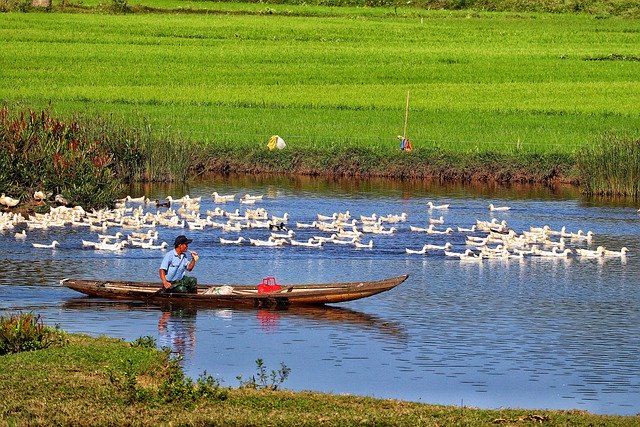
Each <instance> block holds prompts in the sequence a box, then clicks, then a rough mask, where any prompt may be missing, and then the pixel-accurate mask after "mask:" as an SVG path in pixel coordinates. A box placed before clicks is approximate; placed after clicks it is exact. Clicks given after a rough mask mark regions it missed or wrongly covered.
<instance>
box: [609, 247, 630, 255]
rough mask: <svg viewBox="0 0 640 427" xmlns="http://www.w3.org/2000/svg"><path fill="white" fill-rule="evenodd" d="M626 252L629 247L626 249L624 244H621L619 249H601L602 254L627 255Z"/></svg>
mask: <svg viewBox="0 0 640 427" xmlns="http://www.w3.org/2000/svg"><path fill="white" fill-rule="evenodd" d="M627 252H629V249H627V248H626V247H625V246H623V247H622V248H621V249H620V250H619V251H610V250H608V249H605V250H604V251H603V254H604V256H609V257H612V256H619V257H624V256H627Z"/></svg>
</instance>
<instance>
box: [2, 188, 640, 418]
mask: <svg viewBox="0 0 640 427" xmlns="http://www.w3.org/2000/svg"><path fill="white" fill-rule="evenodd" d="M213 191H217V192H219V193H221V194H228V193H235V194H238V195H243V194H245V193H251V194H264V195H265V199H264V200H263V201H262V202H261V203H259V204H257V205H256V206H260V207H264V208H265V209H267V210H268V212H269V214H273V215H278V216H280V215H283V214H284V213H285V212H288V213H289V215H290V220H289V225H290V227H291V228H292V229H293V230H294V231H296V232H297V234H296V239H297V240H307V239H308V238H309V237H311V236H312V235H320V234H321V233H320V232H319V231H318V230H308V229H296V228H295V222H296V221H299V222H311V221H313V220H314V219H316V215H317V214H318V213H320V214H325V215H329V214H332V213H333V212H345V211H347V210H348V211H349V212H350V213H351V215H352V216H353V217H355V218H359V216H360V215H371V214H373V213H376V214H378V215H386V214H400V213H402V212H406V213H407V214H408V221H407V222H404V223H399V224H397V225H396V227H397V228H398V231H397V232H396V233H395V234H394V235H391V236H378V235H371V236H369V235H367V236H366V237H365V238H364V240H363V241H364V242H365V243H366V242H368V240H369V238H371V239H373V241H374V247H373V249H355V248H353V247H351V246H342V245H335V244H334V245H329V244H327V245H325V246H324V247H323V248H322V249H311V248H301V247H292V246H286V247H282V248H277V249H273V248H259V247H253V246H248V245H247V246H244V245H243V246H227V245H221V244H220V243H219V237H220V236H223V237H225V238H230V239H234V238H236V237H237V236H238V233H232V232H230V233H223V232H221V231H220V230H217V229H206V230H203V231H195V230H194V231H190V230H177V229H167V228H160V229H159V232H160V240H161V241H163V240H164V241H167V242H168V243H169V244H171V243H172V242H173V239H174V238H175V236H176V235H177V234H180V233H185V234H187V235H189V236H190V237H193V239H194V243H193V244H192V245H191V248H190V249H193V250H197V251H198V252H199V253H200V255H201V260H200V262H199V264H198V266H197V268H196V270H194V275H195V276H196V277H197V278H198V281H199V282H200V283H243V284H247V283H258V282H260V280H261V279H262V277H264V276H268V275H273V276H276V278H277V280H278V282H280V283H285V284H286V283H323V282H335V281H352V280H354V281H355V280H373V279H380V278H383V277H389V276H395V275H400V274H405V273H407V274H409V275H410V277H409V279H408V280H407V281H406V282H405V283H403V284H402V285H400V286H399V287H398V288H396V289H393V290H392V291H389V292H386V293H383V294H380V295H376V296H374V297H371V298H367V299H363V300H358V301H353V302H350V303H345V304H340V305H339V306H338V305H336V306H335V307H330V308H320V309H317V308H314V309H290V310H284V311H268V310H238V309H197V310H195V309H188V308H181V309H174V310H169V309H164V310H163V309H161V308H158V307H154V306H146V305H144V304H139V303H126V302H111V301H107V300H99V299H90V298H85V297H83V296H81V295H80V294H78V293H76V292H74V291H72V290H69V289H66V288H63V287H61V286H60V285H59V280H60V279H62V278H64V277H82V278H100V279H135V280H155V279H156V278H157V272H158V267H159V263H160V259H161V257H162V252H160V251H152V250H145V249H130V248H129V249H125V250H124V251H122V252H121V253H118V254H113V253H104V252H99V251H94V250H87V249H83V248H82V244H81V240H82V239H87V240H97V237H96V235H95V233H90V232H89V231H88V230H86V229H85V228H82V229H81V228H73V227H71V226H67V227H64V228H57V229H48V230H30V231H28V237H27V239H26V241H17V240H15V239H14V232H15V231H20V230H21V228H22V227H24V226H21V227H20V228H18V229H16V230H14V231H11V232H9V231H7V232H4V234H2V235H0V247H1V248H2V253H3V255H2V256H3V263H2V267H1V268H2V279H0V295H2V299H1V300H0V313H12V312H16V311H23V312H24V311H34V312H36V313H38V314H41V315H43V317H44V319H45V322H47V323H49V324H55V323H57V324H59V325H60V326H61V327H62V328H63V329H64V330H67V331H70V332H85V333H89V334H92V335H100V334H106V335H109V336H114V337H121V338H124V339H127V340H134V339H136V338H138V337H141V336H147V335H150V336H154V337H156V338H157V339H158V344H159V345H161V346H165V345H166V346H171V347H172V348H173V349H174V350H176V351H178V352H180V353H181V354H182V355H183V356H184V360H183V365H184V367H185V369H186V371H187V373H188V374H190V375H191V376H193V377H197V376H198V375H199V374H200V373H201V372H203V371H205V370H206V371H207V372H208V373H212V374H215V375H216V376H217V377H219V378H221V379H222V380H223V384H225V385H230V386H236V385H238V382H237V380H236V376H237V375H243V377H245V378H246V377H248V376H250V375H252V374H254V373H255V360H256V359H257V358H262V359H263V360H264V361H265V364H266V366H267V368H268V370H271V369H278V368H279V367H280V363H284V364H285V365H286V366H288V367H289V368H291V375H290V377H289V379H288V380H287V381H286V382H285V384H284V386H285V387H286V388H289V389H294V390H318V391H326V392H333V393H351V394H361V395H371V396H377V397H389V398H397V399H405V400H412V401H421V402H428V403H441V404H454V405H468V406H477V407H483V408H498V407H525V408H565V409H569V408H578V409H585V410H589V411H592V412H596V413H605V414H636V413H639V412H640V399H638V396H639V395H640V357H638V355H639V354H640V335H639V334H638V325H640V291H639V289H640V287H639V283H638V279H639V272H640V268H639V267H640V238H639V236H640V234H639V231H640V215H638V213H637V212H636V208H634V207H633V206H631V205H625V204H624V203H621V204H611V203H608V204H607V203H604V202H597V201H591V202H587V201H584V200H581V199H580V198H579V196H578V195H576V194H575V193H572V192H565V193H562V192H560V193H557V192H556V193H553V192H551V191H549V190H544V189H531V188H521V189H509V190H505V189H502V190H497V189H480V190H478V189H467V188H460V187H451V188H434V187H429V186H427V185H424V184H416V183H406V184H399V183H396V184H388V183H384V182H382V183H365V184H356V183H349V182H343V183H334V182H324V181H320V180H317V181H313V180H309V181H297V180H287V179H279V180H275V179H274V180H271V181H247V180H244V181H243V180H232V179H222V178H220V179H212V180H210V181H207V182H202V183H198V184H193V185H191V186H190V187H189V188H175V187H174V188H168V187H149V188H138V189H133V190H132V192H133V193H135V194H132V195H134V196H136V195H139V194H143V193H145V194H147V195H148V196H149V197H151V198H154V199H155V198H159V197H164V196H166V195H172V196H173V197H180V196H182V195H183V194H184V193H185V192H188V193H189V194H190V195H191V196H192V197H196V196H203V203H202V206H201V212H202V213H203V214H204V212H205V211H206V210H207V209H213V208H214V207H215V205H214V204H213V202H212V200H211V197H210V195H211V193H212V192H213ZM429 200H431V201H433V202H434V203H436V204H439V203H450V204H451V207H450V209H449V210H447V211H443V212H439V211H432V212H430V211H428V210H427V208H426V204H427V201H429ZM489 203H495V204H499V205H509V206H511V208H512V209H511V210H510V211H508V212H504V213H491V212H489V209H488V205H489ZM132 206H134V207H135V206H137V205H132ZM221 206H222V207H223V208H224V209H227V210H230V211H233V210H235V209H240V210H241V211H243V210H244V208H245V206H244V205H240V204H239V203H238V202H231V203H228V204H226V205H221ZM146 209H151V207H147V208H146ZM153 210H154V211H155V206H153ZM440 215H443V216H444V219H445V224H444V225H442V226H438V227H439V228H441V229H444V228H445V227H446V226H452V227H454V228H455V227H457V226H460V227H469V226H471V225H472V224H473V223H474V222H475V221H476V219H481V220H490V219H491V218H493V217H495V218H497V219H498V220H500V221H502V220H505V221H507V222H508V224H509V226H510V227H511V228H513V229H515V230H516V231H518V232H520V231H522V230H525V229H527V230H528V228H529V227H530V226H542V225H549V226H550V227H551V228H552V229H560V228H561V227H562V226H566V229H567V230H569V231H574V232H575V231H577V230H578V229H582V230H584V231H587V230H591V231H593V232H594V233H595V237H594V240H593V242H592V244H591V245H588V244H587V243H585V242H574V241H572V242H568V245H569V247H572V248H578V247H584V248H588V247H591V248H595V246H598V245H604V246H606V247H607V248H610V249H620V248H621V247H623V246H626V247H627V248H629V255H628V256H627V257H626V258H612V259H604V260H603V259H599V260H593V259H587V260H581V259H579V258H574V257H571V258H568V259H547V258H542V257H527V258H524V259H522V260H518V259H510V260H485V261H483V262H481V263H475V262H474V263H468V262H466V263H461V262H460V261H457V260H454V259H450V258H448V257H446V256H444V254H443V253H442V252H441V251H436V252H434V253H429V254H427V255H409V254H406V253H405V248H412V249H419V248H420V247H421V246H422V245H423V244H425V243H434V244H443V243H444V242H446V241H449V242H451V243H453V245H454V248H453V250H454V251H457V252H462V251H463V250H464V249H465V246H464V241H465V235H464V234H463V233H459V232H454V233H452V234H450V235H443V236H433V235H427V234H425V233H417V232H411V231H409V226H410V225H414V226H420V227H426V226H427V220H428V218H437V217H439V216H440ZM116 231H118V229H116V228H114V229H110V230H109V233H111V234H113V233H115V232H116ZM121 231H123V232H125V233H128V232H130V230H121ZM142 231H144V230H142ZM240 235H243V236H245V237H252V238H261V239H264V238H266V237H267V236H268V232H267V231H265V230H258V229H255V230H245V231H242V232H241V233H240ZM53 239H55V240H58V241H59V242H60V247H59V248H58V249H56V250H49V249H34V248H33V247H32V246H31V243H32V242H41V243H42V242H50V241H51V240H53Z"/></svg>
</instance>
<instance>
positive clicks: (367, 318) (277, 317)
mask: <svg viewBox="0 0 640 427" xmlns="http://www.w3.org/2000/svg"><path fill="white" fill-rule="evenodd" d="M63 307H64V308H66V309H72V310H96V309H99V310H135V309H140V308H144V309H149V310H160V311H162V313H163V315H164V316H165V317H167V316H169V315H168V314H164V313H171V318H173V317H175V316H174V315H173V314H174V313H177V316H178V317H183V316H182V315H181V313H188V314H189V317H192V318H195V316H196V314H197V313H198V312H200V313H202V314H203V315H207V313H211V314H215V315H216V316H218V315H219V314H220V313H219V312H220V310H217V309H212V308H203V307H197V306H189V305H184V304H177V305H176V304H165V305H147V304H145V303H143V302H141V301H118V300H109V299H101V298H91V297H86V296H85V297H80V298H73V299H70V300H67V301H66V302H65V303H64V304H63ZM185 310H186V311H185ZM224 313H225V317H226V318H229V319H231V320H232V319H233V316H234V315H243V316H248V315H249V316H256V319H257V321H258V322H259V324H260V326H261V327H262V328H263V329H264V330H268V331H274V332H275V331H277V330H278V328H279V325H280V323H281V321H282V320H286V319H305V320H308V321H310V322H316V323H318V324H336V323H338V324H341V325H345V326H350V327H354V328H359V329H362V330H368V331H374V332H377V333H380V334H382V335H385V336H388V337H392V338H394V339H396V340H400V341H404V340H406V338H407V337H406V332H405V330H404V327H403V326H402V325H401V324H399V323H397V322H392V321H388V320H385V319H383V318H381V317H378V316H375V315H371V314H367V313H362V312H359V311H355V310H351V309H348V308H343V307H330V306H322V307H289V308H287V309H259V310H257V311H256V310H252V309H247V308H234V309H232V310H224ZM161 320H162V317H161ZM159 325H160V324H159Z"/></svg>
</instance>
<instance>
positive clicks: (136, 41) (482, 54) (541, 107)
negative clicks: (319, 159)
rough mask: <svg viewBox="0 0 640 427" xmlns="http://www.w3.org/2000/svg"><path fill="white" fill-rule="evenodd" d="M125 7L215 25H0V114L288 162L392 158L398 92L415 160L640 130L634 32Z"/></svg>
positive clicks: (155, 17)
mask: <svg viewBox="0 0 640 427" xmlns="http://www.w3.org/2000/svg"><path fill="white" fill-rule="evenodd" d="M86 3H87V4H88V5H91V4H96V3H95V2H93V3H92V2H86ZM130 4H131V5H134V4H146V5H150V6H156V7H160V8H175V7H177V6H179V5H183V4H184V5H185V7H186V8H191V7H195V6H194V5H196V6H198V5H200V7H201V8H209V9H211V10H214V11H216V10H217V11H221V10H222V11H228V12H230V13H228V14H227V13H212V14H206V15H205V14H182V13H171V14H167V13H162V14H160V13H134V14H126V15H112V14H106V15H105V14H86V13H84V14H65V13H57V12H56V13H28V14H23V13H6V14H2V15H0V43H2V45H3V49H2V50H0V64H2V66H1V67H0V103H3V104H7V105H9V106H11V107H12V108H13V107H15V106H19V107H20V108H26V107H31V108H34V109H39V108H43V107H44V106H45V105H46V104H47V103H48V102H49V101H51V102H52V111H53V112H54V113H57V114H62V115H64V116H70V115H72V114H73V113H76V112H83V113H85V114H88V115H94V114H101V115H102V116H106V117H115V118H117V119H118V120H120V119H123V120H125V121H128V122H130V123H133V124H135V125H139V124H140V123H142V122H143V121H148V123H149V124H150V125H151V126H152V128H153V129H154V131H156V132H158V133H159V134H167V132H169V133H171V134H174V135H176V136H178V137H179V138H181V139H187V140H189V139H190V140H196V141H203V142H205V143H207V144H209V145H210V146H211V147H213V148H216V149H227V148H232V149H238V151H242V150H245V149H250V148H256V147H259V146H264V145H265V144H266V142H267V139H268V138H269V136H270V135H272V134H276V133H277V134H279V135H281V136H283V138H284V139H285V140H286V141H287V143H288V145H289V147H290V148H292V149H299V150H307V149H312V148H313V149H319V150H327V149H335V148H337V147H338V148H339V147H345V146H346V147H353V146H359V147H364V148H367V149H374V150H378V151H382V152H391V151H393V150H397V146H398V144H397V140H396V135H399V134H401V133H402V128H403V124H404V105H405V97H406V94H407V91H410V96H411V100H410V115H409V131H408V136H409V137H410V138H411V139H412V141H413V146H414V149H415V150H416V151H418V152H419V151H420V150H422V149H427V148H429V149H430V148H433V147H435V148H437V149H446V150H451V151H454V152H461V153H465V152H485V151H495V152H504V153H510V152H514V151H518V152H531V153H574V152H575V151H576V150H577V149H578V148H580V147H584V146H589V145H592V144H595V143H596V142H597V141H599V139H600V137H601V135H602V134H605V133H614V134H616V133H620V134H625V135H631V136H635V135H639V134H640V103H638V102H637V100H638V99H640V81H639V80H638V78H637V76H638V75H640V61H639V60H638V59H640V48H638V46H640V21H639V20H637V19H627V18H620V17H607V18H604V19H599V17H597V16H594V15H584V14H571V15H568V14H563V15H552V14H538V13H486V12H472V11H426V10H420V9H414V8H412V9H406V8H405V9H398V10H397V14H395V13H394V9H392V8H376V9H374V8H354V7H351V8H322V7H319V6H301V5H268V6H267V5H265V4H244V3H243V4H229V3H215V2H178V1H173V2H169V1H162V2H160V1H159V2H152V1H144V2H131V3H130ZM267 7H268V8H271V9H273V10H274V11H275V12H276V13H275V14H272V15H269V14H267V13H261V12H264V11H265V9H266V8H267ZM233 10H242V11H244V12H243V13H233ZM304 10H307V11H308V15H309V16H299V15H304V13H303V12H304ZM287 11H289V13H288V12H287ZM267 12H268V11H267ZM245 13H246V14H245Z"/></svg>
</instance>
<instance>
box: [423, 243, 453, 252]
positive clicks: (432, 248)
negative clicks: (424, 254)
mask: <svg viewBox="0 0 640 427" xmlns="http://www.w3.org/2000/svg"><path fill="white" fill-rule="evenodd" d="M423 247H424V248H426V249H427V250H428V251H438V250H440V251H442V250H445V251H448V250H449V249H451V248H452V247H453V245H452V244H451V243H449V242H446V243H445V244H444V245H431V244H427V245H424V246H423Z"/></svg>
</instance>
